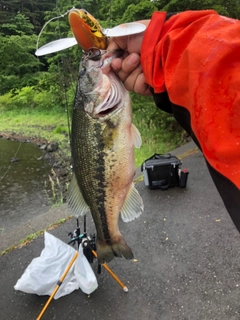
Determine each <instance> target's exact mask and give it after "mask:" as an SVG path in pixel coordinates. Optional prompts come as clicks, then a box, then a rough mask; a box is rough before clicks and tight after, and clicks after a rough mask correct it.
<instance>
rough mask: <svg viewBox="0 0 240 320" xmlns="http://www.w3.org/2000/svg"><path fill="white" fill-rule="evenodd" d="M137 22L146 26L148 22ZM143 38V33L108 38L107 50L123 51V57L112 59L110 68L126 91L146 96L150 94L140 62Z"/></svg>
mask: <svg viewBox="0 0 240 320" xmlns="http://www.w3.org/2000/svg"><path fill="white" fill-rule="evenodd" d="M138 22H140V23H143V24H145V25H146V26H148V24H149V22H150V20H142V21H138ZM143 36H144V32H142V33H138V34H134V35H129V36H125V37H114V38H110V41H109V45H108V48H107V50H109V51H111V50H117V49H122V50H124V54H123V57H122V58H116V59H114V60H113V61H112V63H111V67H112V69H113V71H114V72H115V73H117V75H118V77H119V79H120V80H121V81H122V82H123V83H124V86H125V87H126V89H127V90H128V91H132V92H136V93H138V94H141V95H145V96H147V95H151V92H150V90H149V86H148V85H147V84H146V82H145V76H144V74H143V71H142V66H141V62H140V54H141V45H142V40H143Z"/></svg>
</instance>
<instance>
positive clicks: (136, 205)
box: [121, 183, 143, 222]
mask: <svg viewBox="0 0 240 320" xmlns="http://www.w3.org/2000/svg"><path fill="white" fill-rule="evenodd" d="M142 212H143V201H142V198H141V197H140V195H139V193H138V191H137V189H136V188H135V186H134V184H133V183H132V186H131V188H130V190H129V192H128V195H127V197H126V200H125V202H124V205H123V208H122V210H121V217H122V220H123V221H124V222H129V221H132V220H134V219H136V218H138V217H139V216H140V215H141V214H142Z"/></svg>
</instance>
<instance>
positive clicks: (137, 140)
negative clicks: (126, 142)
mask: <svg viewBox="0 0 240 320" xmlns="http://www.w3.org/2000/svg"><path fill="white" fill-rule="evenodd" d="M131 133H132V141H133V144H134V146H135V148H140V147H141V145H142V138H141V135H140V132H139V131H138V129H137V128H136V127H135V125H134V124H133V123H132V127H131Z"/></svg>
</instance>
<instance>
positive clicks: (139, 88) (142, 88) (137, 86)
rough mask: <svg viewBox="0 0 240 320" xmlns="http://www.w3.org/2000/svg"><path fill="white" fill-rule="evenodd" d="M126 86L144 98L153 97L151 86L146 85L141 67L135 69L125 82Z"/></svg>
mask: <svg viewBox="0 0 240 320" xmlns="http://www.w3.org/2000/svg"><path fill="white" fill-rule="evenodd" d="M124 86H125V87H126V89H127V90H128V91H132V92H135V93H138V94H141V95H144V96H149V95H151V92H150V90H149V86H148V85H147V84H146V81H145V76H144V74H143V72H142V69H141V67H138V68H137V69H135V70H134V71H133V72H132V73H131V74H130V75H129V77H128V78H127V79H126V80H125V82H124Z"/></svg>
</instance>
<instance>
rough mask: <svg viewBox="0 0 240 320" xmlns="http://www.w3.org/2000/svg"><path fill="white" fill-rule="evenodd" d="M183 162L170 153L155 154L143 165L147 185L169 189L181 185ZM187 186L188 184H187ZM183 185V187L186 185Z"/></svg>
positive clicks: (152, 187)
mask: <svg viewBox="0 0 240 320" xmlns="http://www.w3.org/2000/svg"><path fill="white" fill-rule="evenodd" d="M181 164H182V162H181V161H180V160H179V159H178V158H177V157H175V156H172V155H171V154H170V153H168V154H164V155H163V154H156V153H155V154H154V155H153V156H152V157H150V158H149V159H147V160H145V161H144V162H143V163H142V165H141V171H143V174H144V183H145V186H148V187H149V188H150V189H162V190H164V189H168V188H171V187H178V186H179V178H180V174H181V169H180V166H181ZM185 186H186V185H185ZM185 186H182V185H181V187H185Z"/></svg>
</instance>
